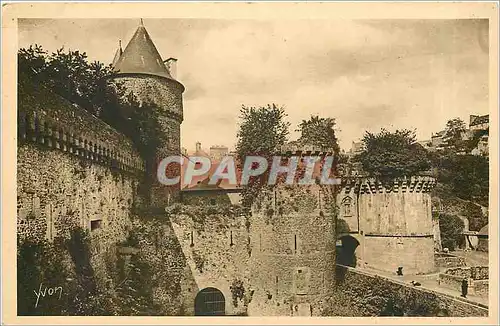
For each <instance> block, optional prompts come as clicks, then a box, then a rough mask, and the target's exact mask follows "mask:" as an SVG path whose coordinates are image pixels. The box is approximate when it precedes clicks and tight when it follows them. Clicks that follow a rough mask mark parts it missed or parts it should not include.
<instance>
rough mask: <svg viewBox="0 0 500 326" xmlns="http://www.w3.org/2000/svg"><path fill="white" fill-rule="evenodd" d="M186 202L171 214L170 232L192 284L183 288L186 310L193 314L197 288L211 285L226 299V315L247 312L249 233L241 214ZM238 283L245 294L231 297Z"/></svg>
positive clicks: (248, 293) (248, 297)
mask: <svg viewBox="0 0 500 326" xmlns="http://www.w3.org/2000/svg"><path fill="white" fill-rule="evenodd" d="M210 208H211V207H210V206H208V207H193V206H189V205H186V206H184V207H183V208H182V209H181V210H180V211H179V212H177V213H175V214H172V215H171V216H170V221H171V224H172V229H173V232H174V233H175V236H176V238H177V239H178V241H179V244H180V249H181V250H182V254H183V256H185V258H186V261H187V266H188V267H189V273H190V274H191V275H192V277H193V280H194V281H193V285H191V287H190V288H189V289H188V288H186V289H185V291H184V300H185V302H186V306H187V307H188V308H187V309H186V311H185V312H186V313H187V314H188V315H193V314H194V301H195V298H196V295H197V293H198V291H201V290H203V289H205V288H209V287H213V288H216V289H218V290H220V291H221V292H222V293H223V295H224V299H225V305H226V309H225V310H226V314H228V315H237V314H241V313H246V310H247V307H246V305H247V303H248V300H249V299H250V298H251V293H250V292H251V290H252V287H251V285H250V277H251V275H250V269H249V258H250V255H251V254H252V253H251V251H250V250H249V249H250V247H249V241H250V240H249V234H248V230H247V227H246V218H245V217H244V216H239V215H237V214H236V215H234V214H225V213H224V212H222V211H220V210H218V209H217V208H215V207H213V210H211V209H210ZM239 282H241V285H242V286H243V288H244V291H245V293H244V296H243V297H237V298H234V299H233V291H232V290H231V287H233V286H234V285H235V284H237V283H239Z"/></svg>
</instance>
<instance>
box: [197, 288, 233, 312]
mask: <svg viewBox="0 0 500 326" xmlns="http://www.w3.org/2000/svg"><path fill="white" fill-rule="evenodd" d="M225 314H226V300H225V299H224V294H222V292H221V291H219V290H218V289H216V288H205V289H203V290H201V291H200V292H198V294H197V295H196V298H195V299H194V315H195V316H224V315H225Z"/></svg>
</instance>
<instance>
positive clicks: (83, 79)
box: [17, 45, 113, 116]
mask: <svg viewBox="0 0 500 326" xmlns="http://www.w3.org/2000/svg"><path fill="white" fill-rule="evenodd" d="M17 57H18V81H19V83H20V84H21V85H22V84H25V83H31V84H34V85H37V86H40V85H43V87H45V88H48V89H50V90H51V91H52V92H54V93H56V94H58V95H60V96H62V97H64V98H65V99H67V100H68V101H71V102H72V103H76V104H78V105H80V106H81V107H82V108H84V109H86V110H87V111H89V112H90V113H92V114H94V115H96V116H98V115H100V111H101V110H102V109H103V107H104V104H105V103H103V102H102V101H104V99H105V98H106V97H105V96H104V95H103V94H104V93H105V92H106V91H107V90H106V89H107V85H106V83H107V78H109V77H110V76H112V74H113V71H112V67H111V66H110V65H107V66H106V65H104V64H103V63H101V62H98V61H93V62H89V61H88V57H87V54H86V53H85V52H80V51H71V50H68V51H65V50H64V48H61V49H58V50H57V51H56V52H54V53H51V54H49V53H48V52H47V51H45V50H44V49H43V48H42V47H41V46H40V45H34V46H30V47H29V48H21V49H20V50H19V51H18V56H17Z"/></svg>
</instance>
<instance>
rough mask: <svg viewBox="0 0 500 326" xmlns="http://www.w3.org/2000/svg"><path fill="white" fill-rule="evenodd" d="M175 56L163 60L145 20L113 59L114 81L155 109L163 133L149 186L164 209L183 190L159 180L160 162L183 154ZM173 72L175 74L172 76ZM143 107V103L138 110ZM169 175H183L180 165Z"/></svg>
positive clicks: (150, 161)
mask: <svg viewBox="0 0 500 326" xmlns="http://www.w3.org/2000/svg"><path fill="white" fill-rule="evenodd" d="M175 64H176V59H173V58H170V59H168V60H165V61H163V60H162V58H161V56H160V54H159V53H158V50H157V49H156V47H155V45H154V44H153V41H152V40H151V37H150V36H149V34H148V32H147V31H146V28H145V27H144V25H143V23H142V20H141V24H140V26H139V27H138V28H137V30H136V32H135V34H134V36H133V37H132V39H131V40H130V42H129V43H128V45H127V46H126V47H125V50H123V51H122V50H121V46H120V49H119V50H118V51H117V53H116V55H115V59H114V60H113V68H114V71H115V72H116V76H115V77H114V78H113V81H114V82H116V83H117V84H121V85H122V87H124V88H125V90H126V96H127V95H128V94H130V93H132V94H134V96H135V99H136V100H138V101H139V103H140V104H141V105H142V104H147V105H145V107H148V108H150V107H153V110H156V112H148V113H146V114H150V116H151V119H154V122H155V123H156V124H157V125H158V127H159V130H161V132H163V136H164V137H162V139H161V142H160V145H159V146H158V147H157V149H156V152H155V153H148V154H147V156H148V157H145V159H146V162H147V177H148V179H149V180H148V181H149V182H148V183H147V188H150V191H149V193H148V196H149V198H148V199H149V201H150V205H151V206H152V207H157V208H162V207H165V206H166V205H167V204H168V203H169V202H171V201H173V200H175V199H176V198H177V196H178V194H179V191H180V183H179V184H176V185H174V186H165V185H162V184H160V183H159V182H158V179H157V171H156V169H157V166H158V163H159V162H160V161H161V160H163V159H164V158H166V157H167V156H171V155H180V153H181V149H180V125H181V123H182V120H183V108H182V93H183V92H184V86H183V85H182V84H181V83H180V82H178V81H177V80H176V79H175V70H176V67H175ZM173 75H174V76H173ZM141 109H143V108H142V107H141V106H140V107H138V108H137V110H141ZM168 175H170V176H175V175H179V176H180V167H176V166H175V165H173V164H171V165H170V171H169V172H168Z"/></svg>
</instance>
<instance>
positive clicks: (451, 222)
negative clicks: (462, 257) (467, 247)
mask: <svg viewBox="0 0 500 326" xmlns="http://www.w3.org/2000/svg"><path fill="white" fill-rule="evenodd" d="M464 227H465V225H464V222H463V221H462V219H460V217H458V216H456V215H450V214H441V215H440V216H439V229H440V231H441V243H442V245H443V248H448V249H449V250H455V249H456V248H458V246H460V245H461V244H463V242H464V236H463V231H464Z"/></svg>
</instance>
